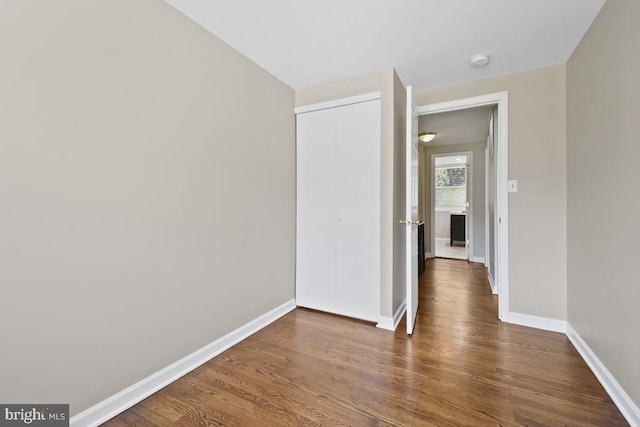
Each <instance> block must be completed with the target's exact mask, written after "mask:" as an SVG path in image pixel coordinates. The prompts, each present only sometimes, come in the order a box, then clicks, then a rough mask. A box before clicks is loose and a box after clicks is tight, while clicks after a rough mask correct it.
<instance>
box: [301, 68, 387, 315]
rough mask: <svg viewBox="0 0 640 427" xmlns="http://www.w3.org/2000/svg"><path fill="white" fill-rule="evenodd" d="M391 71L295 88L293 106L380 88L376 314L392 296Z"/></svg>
mask: <svg viewBox="0 0 640 427" xmlns="http://www.w3.org/2000/svg"><path fill="white" fill-rule="evenodd" d="M394 75H395V73H394V71H393V69H391V68H389V69H386V70H382V71H377V72H374V73H369V74H365V75H363V76H358V77H353V78H349V79H345V80H339V81H335V82H331V83H326V84H323V85H319V86H313V87H309V88H304V89H299V90H296V92H295V103H296V107H299V106H303V105H309V104H315V103H318V102H324V101H330V100H334V99H340V98H346V97H349V96H355V95H361V94H364V93H369V92H378V91H379V92H380V93H381V95H382V120H381V132H382V139H381V149H382V152H381V157H380V158H381V161H382V164H381V165H380V168H381V169H380V180H381V182H380V193H381V194H380V204H381V207H380V227H381V229H380V240H381V241H380V252H381V254H380V260H381V262H380V278H381V279H380V280H381V285H380V315H381V316H391V315H392V314H393V299H394V287H393V281H394V271H393V260H394V253H393V248H394V232H395V230H394V228H393V227H392V224H393V221H394V216H395V215H396V212H395V211H394V208H393V206H394V205H393V204H394V200H393V197H394V189H395V185H394V169H393V168H394V141H395V138H396V134H395V130H394V126H395V116H394V105H395V102H396V100H395V97H394V90H395V84H394V78H395V77H394Z"/></svg>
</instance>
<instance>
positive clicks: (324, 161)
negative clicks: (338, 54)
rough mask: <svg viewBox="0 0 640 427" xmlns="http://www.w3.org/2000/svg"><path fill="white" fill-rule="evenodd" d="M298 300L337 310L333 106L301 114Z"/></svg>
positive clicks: (324, 308)
mask: <svg viewBox="0 0 640 427" xmlns="http://www.w3.org/2000/svg"><path fill="white" fill-rule="evenodd" d="M296 124H297V131H296V132H297V147H296V150H297V183H296V186H297V231H296V257H297V260H296V302H297V304H298V305H299V306H303V307H309V308H314V309H317V310H323V311H330V312H334V311H335V298H336V295H335V286H336V283H335V281H336V278H335V276H336V271H335V258H336V252H335V186H336V181H335V180H336V172H335V144H336V142H335V141H336V126H335V110H334V109H327V110H320V111H314V112H310V113H304V114H298V115H297V122H296Z"/></svg>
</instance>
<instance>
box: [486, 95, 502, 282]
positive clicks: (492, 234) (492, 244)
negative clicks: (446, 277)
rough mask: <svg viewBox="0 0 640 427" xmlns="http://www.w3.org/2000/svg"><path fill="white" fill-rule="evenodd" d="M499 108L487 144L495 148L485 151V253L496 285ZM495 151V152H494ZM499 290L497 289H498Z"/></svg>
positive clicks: (495, 108)
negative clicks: (486, 178) (486, 242)
mask: <svg viewBox="0 0 640 427" xmlns="http://www.w3.org/2000/svg"><path fill="white" fill-rule="evenodd" d="M498 129H499V126H498V107H497V106H496V107H494V108H493V115H492V116H491V126H490V127H489V136H488V140H487V143H488V144H490V145H491V144H492V145H493V147H492V148H491V147H489V146H487V149H486V150H485V157H487V159H486V163H485V167H487V168H488V169H489V170H488V173H487V174H486V175H485V176H486V177H488V178H489V182H488V183H487V186H486V190H485V191H487V192H488V194H487V195H488V196H489V197H488V198H487V199H486V202H487V203H488V206H487V207H488V209H487V210H486V214H487V215H488V218H487V221H486V222H485V227H488V233H487V235H486V236H487V239H488V243H489V244H488V245H487V246H486V247H487V248H488V253H485V260H488V261H489V262H488V263H485V265H487V268H488V270H489V272H488V275H489V278H490V280H491V281H492V282H493V283H494V285H495V284H496V280H495V279H496V256H495V254H496V194H497V189H498V181H497V177H498V172H497V166H498V165H497V161H496V160H497V158H498V156H497V154H496V151H495V150H496V148H497V145H496V144H497V136H498ZM492 150H493V151H492ZM496 290H497V289H496Z"/></svg>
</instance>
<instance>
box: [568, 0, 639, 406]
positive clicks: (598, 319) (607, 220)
mask: <svg viewBox="0 0 640 427" xmlns="http://www.w3.org/2000/svg"><path fill="white" fill-rule="evenodd" d="M639 16H640V3H639V2H637V1H608V2H607V3H606V4H605V5H604V7H603V9H602V11H601V12H600V14H599V15H598V17H597V18H596V20H595V21H594V23H593V25H592V26H591V28H590V29H589V31H588V32H587V34H586V35H585V37H584V38H583V40H582V42H581V43H580V45H579V46H578V48H577V49H576V51H575V52H574V54H573V56H572V57H571V59H570V60H569V62H568V65H567V110H568V117H567V137H568V138H567V139H568V220H567V223H568V298H569V301H568V303H569V305H568V311H569V313H568V317H569V323H570V324H571V325H572V326H573V327H574V328H575V329H576V331H577V332H578V333H579V334H580V335H581V336H582V338H583V339H584V340H585V341H586V343H587V344H588V345H589V346H590V347H591V349H592V350H593V351H594V352H595V353H596V354H597V356H598V358H600V360H602V362H604V364H605V365H606V366H607V369H608V370H609V371H610V372H611V373H612V374H613V375H614V376H615V377H616V379H617V380H618V382H619V383H620V384H621V385H622V386H623V387H624V389H625V390H626V392H627V393H628V394H629V395H630V396H631V398H632V399H633V400H634V401H635V403H636V405H640V363H639V361H640V340H638V325H640V310H638V302H640V286H638V281H639V277H640V267H639V265H640V264H639V263H638V260H637V252H638V251H637V247H638V242H639V241H640V227H638V222H637V219H636V217H637V213H638V212H640V199H638V197H637V195H638V189H637V186H638V183H640V167H638V159H639V158H640V143H639V142H638V135H640V121H639V120H638V119H639V118H640V107H638V105H639V104H638V97H639V95H640V80H639V79H638V68H640V58H639V57H638V56H637V54H636V52H637V44H638V40H640V27H639V26H638V17H639ZM614 206H615V207H619V209H613V208H612V207H614ZM611 224H616V226H614V227H611V226H610V225H611Z"/></svg>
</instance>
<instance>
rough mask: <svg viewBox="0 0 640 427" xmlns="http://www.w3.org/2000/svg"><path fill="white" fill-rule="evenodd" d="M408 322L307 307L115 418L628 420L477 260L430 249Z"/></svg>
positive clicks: (260, 422)
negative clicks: (529, 324) (496, 289)
mask: <svg viewBox="0 0 640 427" xmlns="http://www.w3.org/2000/svg"><path fill="white" fill-rule="evenodd" d="M404 331H405V325H404V323H401V324H400V326H399V327H398V330H397V331H396V332H395V333H394V332H390V331H386V330H381V329H377V328H375V327H374V326H373V325H372V324H369V323H365V322H360V321H357V320H352V319H348V318H343V317H339V316H333V315H329V314H325V313H319V312H315V311H311V310H305V309H297V310H295V311H293V312H291V313H289V314H288V315H286V316H284V317H283V318H281V319H279V320H278V321H276V322H275V323H273V324H271V325H270V326H268V327H266V328H264V329H263V330H261V331H260V332H258V333H257V334H255V335H253V336H251V337H250V338H248V339H246V340H245V341H243V342H241V343H240V344H238V345H236V346H235V347H233V348H231V349H229V350H228V351H226V352H224V353H222V354H221V355H220V356H218V357H216V358H214V359H213V360H211V361H210V362H208V363H206V364H205V365H203V366H202V367H200V368H198V369H196V370H195V371H193V372H191V373H190V374H188V375H186V376H184V377H183V378H181V379H180V380H178V381H176V382H175V383H173V384H171V385H169V386H168V387H165V388H164V389H162V390H161V391H159V392H158V393H156V394H154V395H153V396H151V397H149V398H148V399H146V400H144V401H143V402H141V403H139V404H138V405H136V406H134V407H133V408H131V409H129V410H128V411H126V412H124V413H122V414H120V415H119V416H117V417H116V418H114V419H112V420H111V421H109V422H108V423H106V425H107V426H110V427H118V426H174V425H175V426H194V425H232V426H281V425H317V426H325V425H353V426H365V425H371V426H373V425H375V426H398V425H401V426H429V425H434V426H485V425H486V426H489V425H493V426H495V425H507V426H511V425H526V426H565V425H567V426H626V425H628V424H627V423H626V422H625V420H624V418H623V417H622V415H621V414H620V412H619V411H618V409H617V408H616V407H615V405H614V404H613V403H612V402H611V400H610V399H609V397H608V396H607V394H606V393H605V391H604V389H603V388H602V387H601V386H600V384H599V383H598V381H597V380H596V378H595V376H594V375H593V374H592V373H591V371H590V370H589V368H588V367H587V365H586V364H585V363H584V361H583V360H582V359H581V357H580V356H579V355H578V352H577V351H576V350H575V349H574V348H573V346H572V345H571V343H570V342H569V340H568V339H567V338H566V337H565V336H564V335H563V334H559V333H553V332H545V331H540V330H536V329H531V328H526V327H521V326H515V325H508V324H502V323H501V322H499V321H498V320H497V298H496V297H495V296H493V295H491V292H490V290H489V285H488V283H487V279H486V270H485V269H484V268H483V267H482V266H480V265H478V264H471V263H467V262H466V261H455V260H445V259H438V260H430V261H429V262H428V264H427V271H426V272H425V273H424V274H423V275H422V276H421V278H420V308H419V312H418V317H417V321H416V330H415V333H414V335H413V336H410V337H409V336H407V335H406V333H405V332H404Z"/></svg>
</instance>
